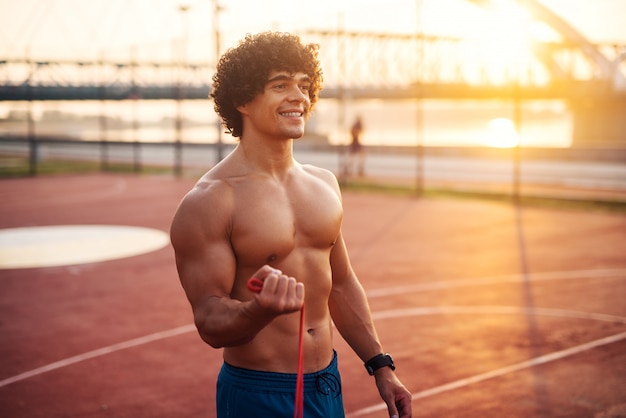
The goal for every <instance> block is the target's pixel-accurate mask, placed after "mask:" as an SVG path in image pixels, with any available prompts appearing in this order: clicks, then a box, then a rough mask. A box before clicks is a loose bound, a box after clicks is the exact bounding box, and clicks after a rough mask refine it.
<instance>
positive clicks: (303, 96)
mask: <svg viewBox="0 0 626 418" xmlns="http://www.w3.org/2000/svg"><path fill="white" fill-rule="evenodd" d="M289 100H290V101H297V102H299V103H300V102H309V101H310V98H309V93H308V92H307V91H306V90H305V91H303V90H302V89H301V88H300V86H298V85H294V86H293V87H292V88H291V90H290V92H289Z"/></svg>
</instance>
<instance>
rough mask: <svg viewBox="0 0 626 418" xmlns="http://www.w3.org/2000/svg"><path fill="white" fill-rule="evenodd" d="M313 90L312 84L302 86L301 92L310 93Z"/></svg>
mask: <svg viewBox="0 0 626 418" xmlns="http://www.w3.org/2000/svg"><path fill="white" fill-rule="evenodd" d="M310 89H311V85H310V84H301V85H300V90H302V91H307V92H308V91H309V90H310Z"/></svg>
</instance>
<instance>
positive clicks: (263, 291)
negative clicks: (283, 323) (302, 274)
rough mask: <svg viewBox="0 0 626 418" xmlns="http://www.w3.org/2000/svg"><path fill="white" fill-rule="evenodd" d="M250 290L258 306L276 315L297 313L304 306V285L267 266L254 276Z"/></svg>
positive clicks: (251, 279) (250, 283)
mask: <svg viewBox="0 0 626 418" xmlns="http://www.w3.org/2000/svg"><path fill="white" fill-rule="evenodd" d="M248 288H249V289H250V290H251V291H253V292H255V293H256V295H255V300H256V302H257V303H258V305H259V306H260V307H261V308H263V309H264V310H266V311H270V312H272V313H274V314H286V313H292V312H296V311H299V310H300V309H301V308H302V305H303V304H304V284H302V283H298V282H297V281H296V279H295V278H293V277H290V276H287V275H285V274H283V273H282V272H281V271H280V270H277V269H274V268H272V267H270V266H267V265H266V266H263V267H261V268H260V269H259V270H257V271H256V273H254V274H253V275H252V277H251V278H250V282H249V286H248Z"/></svg>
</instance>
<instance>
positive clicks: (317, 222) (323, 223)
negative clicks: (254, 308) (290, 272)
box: [231, 179, 343, 265]
mask: <svg viewBox="0 0 626 418" xmlns="http://www.w3.org/2000/svg"><path fill="white" fill-rule="evenodd" d="M236 199H237V202H236V205H235V206H236V207H237V208H239V209H238V210H237V211H236V212H235V214H234V216H233V221H232V233H231V244H232V245H233V250H234V252H235V255H236V257H237V259H238V260H239V262H244V263H245V264H250V265H259V264H265V263H273V262H277V261H280V260H282V259H284V258H286V257H287V256H289V255H290V254H291V253H292V252H293V251H294V250H297V249H310V250H315V249H318V250H323V251H330V248H331V247H332V245H333V243H334V242H335V239H336V238H337V235H338V234H339V230H340V228H341V220H342V215H343V211H342V207H341V202H340V200H339V197H338V196H337V193H335V191H334V190H333V189H332V188H331V187H330V186H328V185H327V184H325V183H323V182H321V181H319V180H316V179H304V180H298V181H292V182H290V183H288V184H274V183H272V182H267V181H265V182H263V181H259V182H255V183H251V184H250V185H247V186H246V187H242V188H241V189H240V190H238V193H237V196H236Z"/></svg>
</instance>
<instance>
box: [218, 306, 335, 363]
mask: <svg viewBox="0 0 626 418" xmlns="http://www.w3.org/2000/svg"><path fill="white" fill-rule="evenodd" d="M307 312H308V310H305V323H304V330H303V332H302V334H303V344H304V372H305V373H312V372H317V371H319V370H322V369H324V368H326V367H327V366H328V365H329V364H330V362H331V360H332V357H333V342H332V328H331V322H330V318H329V317H328V315H326V318H319V319H316V318H311V319H307V317H306V315H307ZM299 329H300V313H299V312H296V313H293V314H289V315H285V316H282V317H278V318H276V319H274V320H273V321H272V322H271V323H270V324H269V325H267V326H266V327H265V328H264V329H263V330H262V331H261V332H259V333H258V334H257V335H256V337H255V338H254V339H253V340H252V341H251V342H249V343H247V344H242V345H239V346H235V347H226V348H224V361H226V363H228V364H230V365H232V366H236V367H242V368H245V369H250V370H259V371H269V372H276V373H296V372H297V371H298V344H299Z"/></svg>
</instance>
